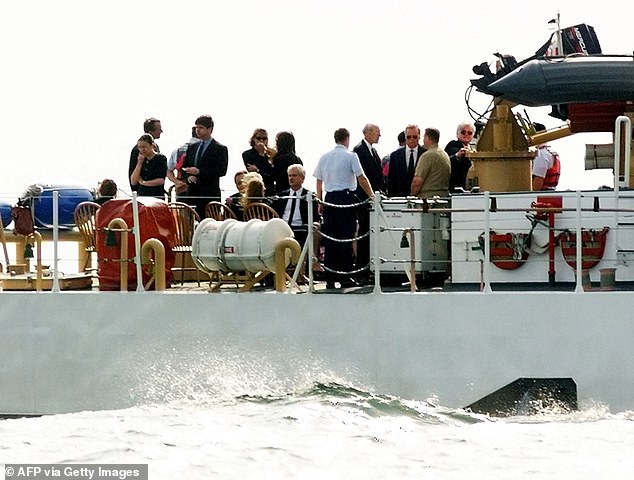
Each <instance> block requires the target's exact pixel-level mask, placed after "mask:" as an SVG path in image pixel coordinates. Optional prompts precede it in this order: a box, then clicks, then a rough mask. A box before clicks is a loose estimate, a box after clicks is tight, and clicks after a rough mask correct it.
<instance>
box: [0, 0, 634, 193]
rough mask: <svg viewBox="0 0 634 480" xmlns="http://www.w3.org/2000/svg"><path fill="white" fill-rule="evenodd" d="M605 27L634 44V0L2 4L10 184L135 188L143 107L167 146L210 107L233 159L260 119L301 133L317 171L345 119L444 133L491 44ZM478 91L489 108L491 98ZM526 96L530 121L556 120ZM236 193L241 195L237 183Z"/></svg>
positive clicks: (580, 144) (357, 129)
mask: <svg viewBox="0 0 634 480" xmlns="http://www.w3.org/2000/svg"><path fill="white" fill-rule="evenodd" d="M558 11H559V12H560V14H561V18H562V27H565V26H570V25H574V24H576V23H588V24H590V25H592V26H594V27H595V30H596V33H597V35H598V37H599V40H600V42H601V45H602V47H603V51H604V53H619V54H624V53H631V52H632V50H633V49H634V38H633V35H632V25H631V22H632V18H634V3H630V2H616V1H611V0H608V1H602V2H600V3H598V2H596V1H576V2H564V1H543V0H533V1H531V2H511V1H508V0H506V1H502V0H499V1H483V2H466V1H458V0H449V1H447V0H442V1H436V2H428V1H424V0H390V1H388V0H381V1H377V0H358V1H356V0H355V1H352V0H350V1H346V0H313V1H307V0H304V1H301V0H295V1H290V0H271V1H269V2H256V1H252V0H243V1H240V0H231V1H211V0H207V1H190V0H179V1H171V0H170V1H163V0H154V1H135V0H128V1H125V2H123V1H119V0H111V1H109V2H100V3H96V2H90V1H86V0H83V1H75V0H58V1H54V2H52V1H48V0H46V1H45V0H33V1H30V2H4V3H3V6H2V7H0V12H1V14H2V27H1V28H0V43H1V45H2V61H3V68H2V72H3V75H2V76H3V79H2V83H1V85H2V89H1V90H0V95H1V98H2V102H1V105H2V115H0V126H1V130H0V138H1V139H2V148H1V150H0V151H1V152H2V155H3V156H4V159H3V160H4V172H5V173H4V175H2V177H0V192H3V194H8V195H9V196H10V197H17V195H18V194H19V193H20V192H22V190H24V188H25V187H26V186H27V185H29V184H30V183H36V182H41V183H46V184H73V185H82V186H86V187H94V186H95V185H96V183H97V182H98V181H99V180H101V179H103V178H105V177H111V178H114V179H115V180H116V181H117V183H119V184H120V185H121V186H124V187H125V188H126V189H127V187H128V183H127V178H126V177H127V165H128V158H129V152H130V149H131V147H132V146H133V145H134V143H135V141H136V139H137V138H138V137H139V136H140V134H141V133H142V122H143V119H144V118H146V117H149V116H155V117H158V118H160V119H161V120H162V122H163V130H164V131H165V133H164V134H163V136H162V137H161V139H160V140H159V145H160V148H161V151H162V152H163V153H166V154H169V153H170V152H171V150H172V149H174V148H175V147H177V146H178V145H180V144H182V143H183V142H184V141H186V140H187V139H188V138H189V133H190V127H191V126H192V124H193V120H194V119H195V118H196V117H197V116H198V115H199V114H203V113H209V114H211V115H212V116H213V117H214V120H215V122H216V129H215V131H214V137H215V138H216V139H217V140H218V141H220V142H221V143H224V144H225V145H227V146H228V148H229V172H228V175H227V181H226V182H224V183H223V185H224V186H225V187H227V188H231V184H232V181H231V178H232V176H233V172H234V171H235V170H237V169H239V168H241V167H242V160H241V153H242V151H243V150H246V149H247V148H248V139H249V137H250V135H251V132H252V131H253V129H254V128H256V127H263V128H266V129H267V130H268V131H269V134H270V136H271V137H274V135H275V133H277V132H278V131H281V130H291V131H292V132H293V133H294V134H295V137H296V140H297V153H298V155H299V156H300V157H301V158H302V159H303V160H304V163H305V165H306V166H307V168H308V171H309V173H310V176H311V180H310V182H309V186H311V187H312V186H313V185H314V181H313V180H312V171H313V169H314V166H315V165H316V162H317V160H318V158H319V156H320V155H321V154H322V153H324V152H325V151H327V150H329V149H330V148H331V147H332V146H333V139H332V133H333V131H334V130H335V129H336V128H338V127H341V126H344V127H346V128H348V129H349V130H350V131H351V132H352V139H351V140H352V142H353V143H356V142H358V141H359V140H360V138H361V129H362V128H363V125H364V124H365V123H367V122H371V123H377V124H378V125H379V126H380V127H381V131H382V137H381V139H380V142H379V144H378V145H377V150H378V151H379V154H380V155H381V156H383V155H385V154H387V153H389V152H391V151H392V150H394V149H395V148H396V146H397V144H396V136H397V134H398V132H399V131H401V130H402V129H403V127H404V126H405V125H406V124H408V123H417V124H419V125H420V126H421V127H423V128H424V127H427V126H436V127H437V128H439V129H440V131H441V144H442V145H444V144H445V143H446V142H447V141H449V140H450V139H452V138H453V137H454V133H455V127H456V124H457V123H458V122H459V121H461V120H463V119H466V118H468V114H467V109H466V107H465V102H464V94H465V90H466V88H467V87H468V85H469V79H470V78H473V77H474V75H473V73H472V72H471V67H472V66H473V65H475V64H479V63H481V62H483V61H493V60H494V57H493V55H492V54H493V53H494V52H498V51H499V52H503V53H510V54H513V55H515V56H516V57H517V58H518V59H521V58H525V57H528V56H530V55H531V54H533V53H534V51H535V50H536V49H537V48H538V47H540V46H541V45H542V44H543V43H544V42H545V41H546V39H547V38H548V36H549V34H550V32H549V30H548V28H547V22H548V20H550V19H551V18H554V17H555V16H556V15H557V12H558ZM474 96H475V97H478V98H477V99H476V100H475V101H474V102H473V106H474V107H475V108H480V109H484V107H485V106H486V105H487V104H488V102H489V100H490V98H489V97H487V96H485V95H482V94H474ZM549 111H550V110H549V109H548V108H543V109H530V110H529V114H530V115H531V118H532V119H533V120H534V121H541V122H542V123H545V124H546V125H547V126H549V127H554V126H557V125H558V121H556V120H554V119H552V118H550V117H548V116H547V113H548V112H549ZM609 139H610V136H609V135H596V134H595V135H587V134H586V135H577V136H573V137H570V138H567V139H563V140H558V141H557V142H553V147H555V148H556V149H557V150H558V151H559V152H560V154H561V157H562V164H563V167H562V176H561V182H560V186H561V187H563V188H594V187H596V186H598V185H599V184H601V183H610V182H611V172H609V171H604V172H600V173H598V172H584V167H583V155H584V144H585V143H586V142H587V143H607V142H608V141H609ZM227 193H232V192H230V191H229V192H227Z"/></svg>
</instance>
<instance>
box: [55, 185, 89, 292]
mask: <svg viewBox="0 0 634 480" xmlns="http://www.w3.org/2000/svg"><path fill="white" fill-rule="evenodd" d="M58 243H59V191H57V190H55V191H54V192H53V286H52V287H51V292H56V293H57V292H59V291H60V288H59V274H58V272H57V259H58V253H57V247H58ZM89 255H90V254H89ZM89 258H90V257H89Z"/></svg>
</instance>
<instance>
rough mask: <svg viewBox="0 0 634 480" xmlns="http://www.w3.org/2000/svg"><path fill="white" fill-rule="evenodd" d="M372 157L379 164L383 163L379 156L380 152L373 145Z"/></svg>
mask: <svg viewBox="0 0 634 480" xmlns="http://www.w3.org/2000/svg"><path fill="white" fill-rule="evenodd" d="M372 158H374V161H375V162H376V164H377V165H381V159H380V158H379V154H378V153H376V149H375V148H374V147H372Z"/></svg>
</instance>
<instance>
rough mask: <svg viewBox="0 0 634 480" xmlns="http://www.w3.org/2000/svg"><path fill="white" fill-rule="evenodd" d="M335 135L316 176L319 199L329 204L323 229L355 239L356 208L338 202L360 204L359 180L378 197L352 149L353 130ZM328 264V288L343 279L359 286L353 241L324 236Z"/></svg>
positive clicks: (323, 207)
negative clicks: (356, 192) (353, 275)
mask: <svg viewBox="0 0 634 480" xmlns="http://www.w3.org/2000/svg"><path fill="white" fill-rule="evenodd" d="M334 136H335V143H336V146H335V148H334V149H332V150H331V151H330V152H328V153H326V154H324V155H323V156H322V157H321V158H320V159H319V162H318V163H317V168H315V173H314V174H313V175H314V177H315V178H316V179H317V198H318V199H319V200H320V201H321V200H324V201H325V205H322V204H320V205H319V209H320V211H321V212H322V214H323V217H324V223H323V227H322V232H323V233H324V235H328V236H329V237H332V238H334V239H338V240H349V239H352V238H354V235H355V230H356V226H357V225H356V216H355V212H354V209H353V208H337V207H335V206H334V205H353V204H355V203H357V202H358V198H357V196H356V195H355V193H354V192H355V190H356V189H357V182H358V184H359V185H360V186H361V188H362V189H363V191H364V192H365V194H366V195H367V196H368V198H373V197H374V191H373V190H372V186H371V185H370V182H369V180H368V177H366V176H365V173H364V172H363V168H362V167H361V162H360V161H359V157H358V156H357V154H356V153H352V152H349V151H348V147H349V146H350V132H349V131H348V130H346V129H345V128H340V129H338V130H336V131H335V135H334ZM324 191H325V192H326V194H325V195H324ZM324 264H325V267H326V270H327V271H328V278H329V280H328V282H327V285H326V286H327V287H328V288H334V287H335V280H339V282H340V285H341V287H343V288H345V287H349V286H354V285H356V282H354V280H352V279H351V278H350V274H351V273H350V272H352V268H353V255H352V242H338V241H333V240H329V239H327V238H324Z"/></svg>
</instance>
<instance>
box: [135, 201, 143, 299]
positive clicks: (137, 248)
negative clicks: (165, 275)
mask: <svg viewBox="0 0 634 480" xmlns="http://www.w3.org/2000/svg"><path fill="white" fill-rule="evenodd" d="M132 219H133V221H134V226H133V227H132V233H133V234H134V263H135V265H136V291H137V292H143V291H145V289H144V288H143V278H142V275H143V273H142V270H141V228H140V225H139V203H138V201H137V193H136V192H132Z"/></svg>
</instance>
